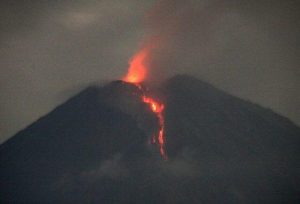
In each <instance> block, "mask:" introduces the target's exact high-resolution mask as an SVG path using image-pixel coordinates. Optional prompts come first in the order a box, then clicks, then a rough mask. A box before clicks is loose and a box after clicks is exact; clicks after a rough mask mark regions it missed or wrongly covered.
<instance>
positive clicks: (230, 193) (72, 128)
mask: <svg viewBox="0 0 300 204" xmlns="http://www.w3.org/2000/svg"><path fill="white" fill-rule="evenodd" d="M158 92H159V95H161V96H163V100H164V102H165V105H166V112H165V119H166V139H167V141H166V148H167V153H168V155H169V160H168V161H166V162H165V161H163V160H162V159H161V158H160V155H159V152H158V149H157V147H156V146H154V145H150V144H149V138H150V137H151V134H152V133H153V131H155V128H157V127H155V124H156V120H157V119H156V118H155V116H154V115H153V114H152V113H151V111H150V110H148V107H147V106H145V104H143V103H141V101H140V100H139V96H140V94H141V93H140V92H139V90H138V89H137V88H136V87H134V86H132V85H130V84H126V83H123V82H113V83H111V84H108V85H107V86H105V87H92V88H88V89H86V90H84V91H82V92H81V93H80V94H78V95H77V96H75V97H73V98H71V99H70V100H68V101H67V102H66V103H65V104H63V105H61V106H59V107H58V108H56V109H55V110H54V111H52V112H51V113H49V114H48V115H46V116H45V117H43V118H41V119H40V120H38V121H37V122H35V123H34V124H32V125H31V126H29V127H28V128H26V129H25V130H23V131H21V132H19V133H18V134H17V135H15V136H14V137H13V138H11V139H10V140H9V141H7V142H6V143H4V144H3V145H1V146H0V156H1V164H0V165H1V198H0V199H1V201H2V202H1V203H10V202H12V201H16V202H26V203H31V202H39V203H66V202H74V203H99V202H100V203H120V202H121V203H202V202H203V203H298V201H299V193H300V192H299V185H300V180H299V176H300V174H299V168H300V165H299V164H300V163H299V155H300V151H299V148H298V147H299V144H300V141H299V135H300V134H299V133H300V130H299V128H298V127H297V126H295V125H294V124H292V123H291V122H290V121H289V120H287V119H285V118H283V117H281V116H279V115H277V114H275V113H273V112H272V111H270V110H267V109H264V108H261V107H259V106H257V105H254V104H252V103H249V102H247V101H244V100H241V99H238V98H236V97H233V96H231V95H228V94H226V93H224V92H222V91H220V90H217V89H215V88H214V87H212V86H211V85H209V84H206V83H204V82H201V81H199V80H197V79H195V78H192V77H189V76H177V77H174V78H172V79H170V80H168V81H167V82H166V83H165V84H164V85H163V86H162V87H161V88H160V89H159V90H158Z"/></svg>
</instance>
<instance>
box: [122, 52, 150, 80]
mask: <svg viewBox="0 0 300 204" xmlns="http://www.w3.org/2000/svg"><path fill="white" fill-rule="evenodd" d="M148 52H149V51H148V49H146V48H144V49H142V50H140V51H139V52H138V53H137V54H136V55H134V56H133V57H132V59H131V60H130V62H129V64H130V67H129V69H128V73H127V75H126V76H125V77H124V78H123V81H126V82H129V83H135V84H136V83H141V82H142V81H144V80H145V78H146V74H147V69H146V66H145V60H146V57H147V56H148Z"/></svg>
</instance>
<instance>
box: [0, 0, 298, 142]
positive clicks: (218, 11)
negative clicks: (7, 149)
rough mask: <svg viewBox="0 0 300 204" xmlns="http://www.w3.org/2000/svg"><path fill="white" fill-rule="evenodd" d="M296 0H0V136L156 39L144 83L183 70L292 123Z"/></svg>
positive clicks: (118, 70) (115, 69) (108, 73)
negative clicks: (147, 78)
mask: <svg viewBox="0 0 300 204" xmlns="http://www.w3.org/2000/svg"><path fill="white" fill-rule="evenodd" d="M299 10H300V6H299V3H298V1H297V0H280V1H279V0H273V1H267V0H253V1H249V0H228V1H223V0H222V1H221V0H186V1H182V0H180V1H179V0H172V1H171V0H163V1H155V0H144V1H142V0H122V1H119V0H118V1H117V0H103V1H100V0H99V1H96V0H90V1H88V0H74V1H71V0H70V1H68V0H66V1H50V0H49V1H40V0H36V1H34V0H33V1H9V0H8V1H1V3H0V26H1V31H0V32H1V33H0V53H1V54H0V119H1V123H0V142H3V141H4V140H6V139H7V138H9V137H10V136H12V135H13V134H14V133H15V132H17V131H18V130H20V129H22V128H24V127H25V126H27V125H29V124H30V123H32V122H33V121H34V120H36V119H37V118H39V117H40V116H42V115H44V114H46V113H47V112H49V111H50V110H51V109H53V108H54V107H56V106H57V105H58V104H61V103H62V102H63V101H65V100H66V99H67V98H68V97H70V96H71V95H74V94H75V93H76V92H78V91H79V90H80V89H82V88H84V87H85V86H87V85H88V84H91V83H94V82H108V81H110V80H114V79H118V78H120V77H121V76H123V75H124V73H126V69H127V62H128V59H129V58H130V57H131V56H132V55H133V54H134V53H135V51H137V50H138V48H139V46H141V45H142V42H145V41H146V42H148V41H151V40H153V39H156V40H157V39H159V42H160V46H159V47H158V48H157V49H156V50H154V51H153V52H152V53H151V57H150V58H149V61H148V64H149V66H150V67H151V71H150V74H151V77H150V79H152V80H153V81H160V80H161V79H164V78H166V77H170V76H172V75H174V74H177V73H187V74H191V75H194V76H196V77H198V78H200V79H203V80H205V81H208V82H210V83H212V84H213V85H215V86H217V87H218V88H220V89H223V90H225V91H227V92H229V93H232V94H234V95H236V96H239V97H242V98H244V99H249V100H251V101H253V102H255V103H258V104H260V105H262V106H264V107H268V108H271V109H273V110H274V111H275V112H277V113H280V114H282V115H284V116H286V117H288V118H290V119H291V120H293V121H294V122H296V123H297V124H300V109H299V107H298V106H299V104H300V96H299V93H298V92H299V88H300V66H299V65H300V58H299V54H300V53H299V43H300V40H299V36H300V30H299V28H300V14H299Z"/></svg>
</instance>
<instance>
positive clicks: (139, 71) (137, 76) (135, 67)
mask: <svg viewBox="0 0 300 204" xmlns="http://www.w3.org/2000/svg"><path fill="white" fill-rule="evenodd" d="M148 54H149V49H147V47H146V48H144V49H142V50H140V51H139V52H138V53H137V54H136V55H134V56H133V58H132V59H131V60H130V67H129V70H128V73H127V75H126V76H125V77H124V78H123V81H126V82H128V83H132V84H134V85H135V86H136V87H138V88H139V89H140V90H141V92H142V93H143V94H142V97H141V100H142V101H143V102H144V103H145V104H147V105H148V106H149V108H150V109H151V111H152V112H153V113H154V114H155V115H156V117H157V118H158V133H157V134H154V135H153V136H152V139H151V143H152V144H158V146H159V149H160V154H161V156H162V158H163V159H165V160H167V159H168V157H167V153H166V150H165V119H164V115H163V111H164V104H163V103H160V102H158V101H156V100H155V99H153V98H151V97H150V96H147V95H146V91H145V90H144V89H143V87H142V86H141V84H140V83H141V82H143V81H144V80H145V78H146V74H147V68H146V66H145V60H146V58H147V57H148Z"/></svg>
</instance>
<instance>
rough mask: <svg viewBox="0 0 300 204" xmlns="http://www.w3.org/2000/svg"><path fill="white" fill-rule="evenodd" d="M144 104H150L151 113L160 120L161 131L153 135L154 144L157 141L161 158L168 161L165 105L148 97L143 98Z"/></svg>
mask: <svg viewBox="0 0 300 204" xmlns="http://www.w3.org/2000/svg"><path fill="white" fill-rule="evenodd" d="M142 99H143V102H144V103H146V104H148V106H149V107H150V109H151V111H152V112H153V113H155V115H156V116H157V118H158V125H159V131H158V135H157V136H156V135H153V137H152V143H155V142H156V141H157V142H158V145H159V150H160V154H161V156H162V157H163V158H164V159H165V160H167V159H168V157H167V154H166V150H165V134H164V133H165V119H164V116H163V110H164V108H165V106H164V104H162V103H159V102H157V101H155V100H154V99H153V98H150V97H147V96H143V97H142Z"/></svg>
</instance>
